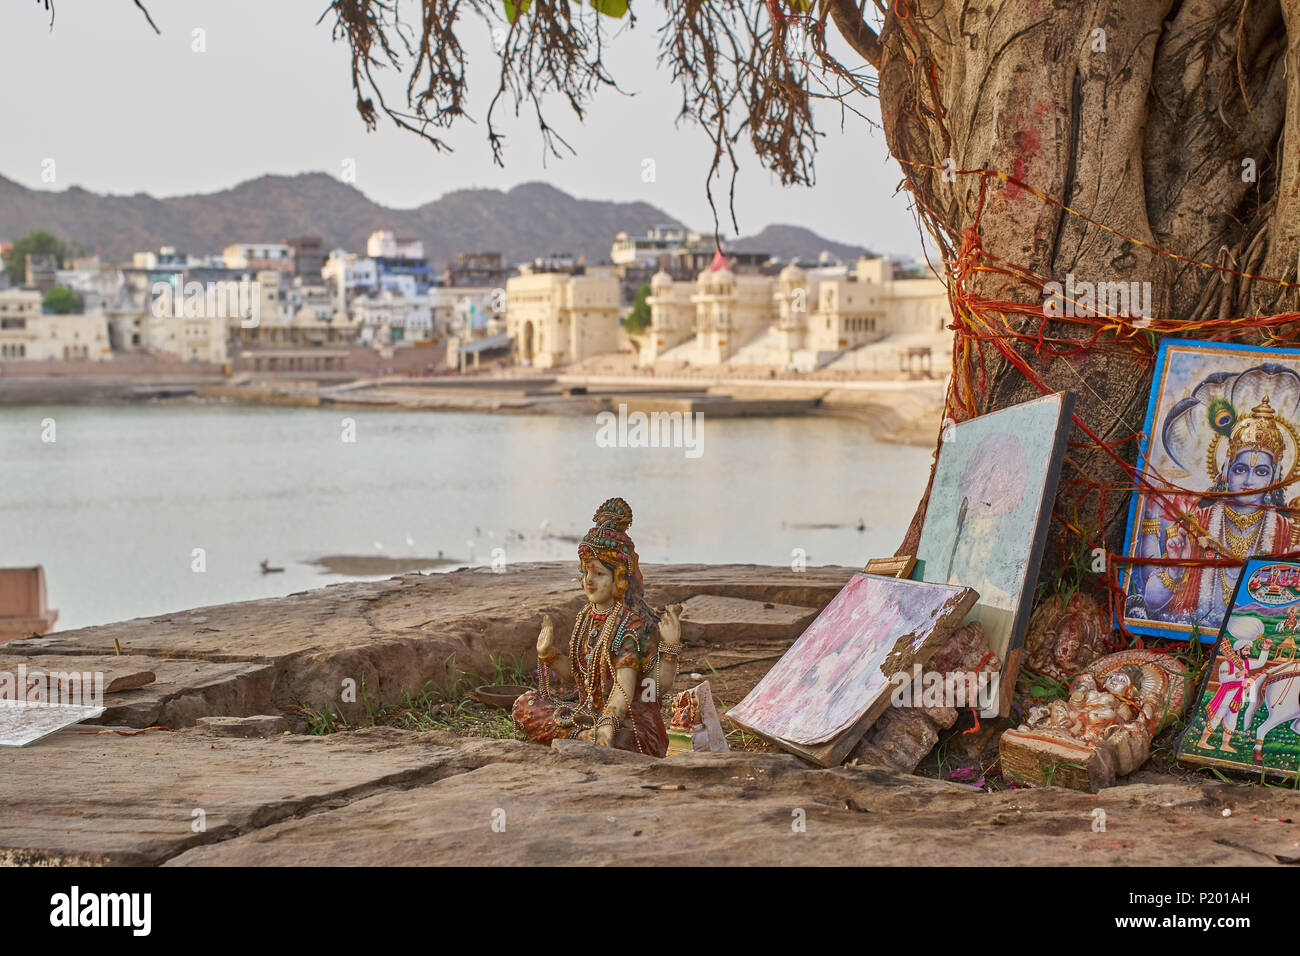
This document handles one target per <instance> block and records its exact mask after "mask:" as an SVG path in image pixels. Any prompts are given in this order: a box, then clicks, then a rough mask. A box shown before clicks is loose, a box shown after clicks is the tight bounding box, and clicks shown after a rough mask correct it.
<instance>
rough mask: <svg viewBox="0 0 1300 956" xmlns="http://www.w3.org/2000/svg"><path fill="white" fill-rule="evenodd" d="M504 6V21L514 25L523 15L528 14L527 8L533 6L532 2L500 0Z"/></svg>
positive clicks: (531, 0)
mask: <svg viewBox="0 0 1300 956" xmlns="http://www.w3.org/2000/svg"><path fill="white" fill-rule="evenodd" d="M502 2H503V3H504V4H505V5H506V19H507V20H509V21H510V22H511V23H514V22H515V21H516V20H518V19H519V18H520V16H522V15H523V14H525V13H527V12H528V8H529V7H531V6H532V5H533V0H502Z"/></svg>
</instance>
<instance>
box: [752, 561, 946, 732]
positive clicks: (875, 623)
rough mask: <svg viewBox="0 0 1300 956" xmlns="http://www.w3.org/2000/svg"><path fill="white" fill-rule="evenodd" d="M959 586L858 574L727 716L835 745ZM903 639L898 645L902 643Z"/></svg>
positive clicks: (907, 661)
mask: <svg viewBox="0 0 1300 956" xmlns="http://www.w3.org/2000/svg"><path fill="white" fill-rule="evenodd" d="M965 591H966V589H964V588H960V587H952V586H949V585H942V584H923V583H921V582H919V581H909V580H906V579H900V578H886V577H879V576H876V575H872V574H855V575H854V576H853V578H852V580H850V581H849V583H848V584H846V585H845V586H844V589H843V590H841V591H840V593H839V594H837V595H835V598H834V599H833V600H832V601H831V603H830V604H828V605H827V606H826V609H825V610H824V611H822V612H821V614H819V615H818V616H817V619H816V620H814V621H813V622H812V624H810V625H809V626H808V629H807V630H806V631H804V633H803V635H802V636H801V637H800V638H799V640H797V641H796V642H795V643H794V645H793V646H792V647H791V648H790V650H789V651H787V652H786V654H785V656H784V657H782V658H781V660H780V661H778V662H777V664H776V666H775V667H773V668H772V669H771V670H770V671H768V673H767V675H766V676H765V677H764V678H763V679H762V680H761V681H759V682H758V685H757V686H756V687H755V688H754V689H753V690H752V691H751V692H750V693H749V695H748V696H747V697H746V698H745V699H744V700H742V701H741V702H740V703H739V704H737V705H736V706H735V707H733V708H732V709H731V710H730V711H728V712H727V716H728V717H730V718H731V719H732V720H734V721H736V722H737V723H739V724H741V725H742V726H744V727H748V728H749V729H751V730H753V731H755V732H757V733H759V734H762V735H763V736H766V737H778V738H781V739H783V740H788V741H790V742H792V743H795V744H799V745H802V746H813V745H816V744H822V743H825V742H826V741H829V740H832V739H834V738H835V737H837V736H838V735H840V734H842V733H843V732H844V731H846V730H847V729H848V728H849V727H851V726H852V725H853V724H854V723H855V722H857V721H858V720H859V719H860V718H861V717H862V716H863V714H864V713H866V711H867V709H868V708H869V707H870V706H871V705H872V704H873V703H875V702H876V701H877V700H878V699H879V698H880V695H881V694H882V693H884V692H886V691H887V690H888V688H889V675H890V674H892V673H894V671H895V670H898V669H899V668H900V667H911V664H912V660H913V657H914V655H915V654H916V653H917V652H918V651H919V650H920V648H921V646H922V644H924V643H925V641H926V638H927V637H929V636H930V635H931V633H932V632H933V630H934V628H935V625H936V623H937V622H938V621H939V619H940V618H941V617H943V616H944V615H945V614H947V613H948V612H949V611H950V610H951V607H952V605H953V602H954V601H956V600H958V599H960V598H961V597H962V595H963V593H964V592H965ZM905 637H906V638H907V639H906V640H901V639H902V638H905Z"/></svg>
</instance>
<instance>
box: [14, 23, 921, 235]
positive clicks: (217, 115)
mask: <svg viewBox="0 0 1300 956" xmlns="http://www.w3.org/2000/svg"><path fill="white" fill-rule="evenodd" d="M146 6H148V7H149V9H150V12H151V13H152V15H153V18H154V20H155V22H156V23H157V24H158V27H159V28H160V29H161V30H162V35H161V36H157V35H155V34H154V32H153V31H152V30H151V29H150V28H149V26H148V24H147V23H146V22H145V20H144V17H143V16H142V15H141V14H140V13H139V11H138V10H136V8H135V7H134V6H133V4H132V3H131V0H55V12H56V15H57V16H56V19H55V25H54V29H53V31H52V32H51V31H50V30H49V29H48V22H49V14H48V13H46V11H45V10H44V8H43V7H42V6H41V5H40V4H39V3H37V2H34V0H19V2H15V0H8V2H6V3H4V4H3V7H2V9H0V76H2V77H3V78H4V89H5V90H6V91H7V95H6V97H5V107H6V111H5V112H6V115H5V118H4V121H3V127H2V129H0V175H4V176H6V177H8V178H10V179H12V180H15V181H17V182H19V183H22V184H23V185H26V186H30V187H32V188H35V189H58V190H61V189H66V188H68V187H69V186H74V185H76V186H82V187H84V188H86V189H90V190H93V191H95V192H109V193H116V194H131V193H137V192H145V193H149V194H151V195H154V196H173V195H179V194H185V193H202V192H211V191H214V190H218V189H223V188H226V187H229V186H233V185H234V184H236V183H238V182H241V181H243V180H246V179H251V178H253V177H256V176H260V175H262V174H264V173H284V174H293V173H299V172H309V171H323V172H327V173H331V174H333V175H336V176H337V175H341V173H342V171H343V168H344V162H345V161H346V160H353V161H354V162H355V169H356V181H355V185H356V186H357V188H359V189H360V190H361V191H362V192H363V193H365V194H366V195H367V196H369V197H371V198H372V199H374V200H375V201H377V202H380V203H383V204H385V205H388V206H394V207H400V208H407V207H412V206H418V205H420V204H421V203H424V202H428V201H429V200H431V199H435V198H437V197H438V196H440V195H442V194H443V193H446V192H448V191H451V190H455V189H462V188H468V187H490V188H498V189H505V188H509V187H511V186H513V185H516V184H518V183H521V182H529V181H533V180H543V181H546V182H549V183H551V184H553V185H555V186H556V187H558V188H560V189H563V190H565V191H566V192H569V193H572V194H573V195H576V196H579V197H583V198H590V199H613V200H624V201H626V200H644V201H646V202H650V203H653V204H655V205H656V206H658V207H659V208H661V209H663V210H664V211H665V212H667V213H669V214H670V215H672V216H674V217H676V218H678V219H680V220H682V221H683V222H686V223H688V224H689V225H691V226H693V227H695V228H699V229H708V228H710V227H711V222H712V220H711V217H710V213H709V208H708V204H707V201H706V198H705V193H704V177H705V174H706V172H707V170H708V166H709V162H710V159H711V155H712V147H711V146H710V144H709V141H708V139H707V137H706V136H705V133H704V131H703V130H701V129H700V128H699V127H698V126H695V125H692V124H687V123H683V124H682V125H681V126H677V125H675V117H676V114H677V110H678V107H679V106H680V102H681V97H680V94H679V92H678V91H677V88H676V87H674V86H673V85H672V83H671V82H670V80H669V77H668V74H667V73H666V71H664V70H661V69H660V68H659V67H658V66H657V63H656V51H657V43H658V38H657V34H656V31H657V29H658V27H659V25H660V22H661V20H660V16H661V8H660V7H659V6H657V5H651V4H650V3H647V2H646V0H640V2H639V3H635V2H634V4H633V7H634V9H640V10H641V11H642V12H641V15H640V17H639V19H638V22H637V25H636V27H635V28H634V29H631V30H628V29H623V30H622V32H621V33H620V34H618V35H617V36H615V37H614V38H613V40H612V41H611V44H612V45H611V47H610V53H609V56H608V57H607V59H606V62H607V63H608V64H610V65H611V68H612V69H613V72H614V76H615V79H617V80H618V81H619V83H620V84H621V85H622V87H623V88H624V89H625V90H628V91H630V92H632V93H634V94H635V95H634V96H631V97H628V96H622V95H620V94H619V93H617V92H615V91H605V92H603V93H602V94H601V95H600V96H599V98H598V99H597V101H596V103H595V104H594V106H593V108H592V109H591V111H590V112H589V114H588V118H587V120H586V122H585V123H583V124H580V123H579V122H578V121H577V119H576V117H574V116H573V114H572V113H570V112H568V110H567V107H566V106H565V105H564V104H563V103H561V102H560V101H558V100H557V101H554V103H553V105H552V108H551V109H550V116H549V119H550V121H551V122H552V123H553V124H555V125H556V126H557V127H558V128H559V129H560V132H561V134H562V135H564V137H565V138H566V139H567V140H568V141H569V143H570V144H572V145H573V147H574V148H575V149H576V151H577V155H576V156H567V157H566V158H564V159H562V160H556V159H554V158H550V159H549V160H546V161H545V162H544V157H543V149H542V143H541V137H540V136H539V135H538V134H537V131H536V125H535V123H534V122H533V121H532V120H531V118H530V114H529V113H528V112H527V111H526V110H525V111H524V112H522V113H521V116H520V118H519V119H518V120H516V119H514V118H513V116H512V115H511V110H509V109H506V110H502V109H501V108H500V107H498V115H500V116H501V117H503V122H502V123H501V126H502V128H503V130H504V131H505V132H506V134H507V142H506V157H505V160H506V166H505V168H504V169H502V168H500V167H497V166H494V165H493V163H492V156H491V152H490V150H489V147H488V144H487V137H486V133H485V126H484V124H483V122H482V121H483V117H484V115H485V113H486V110H487V106H488V103H489V101H490V98H491V95H492V93H493V92H494V91H495V75H494V70H493V68H492V52H491V36H490V28H489V27H488V26H487V25H485V24H483V23H480V22H477V21H474V20H470V21H467V25H466V29H465V31H462V34H461V36H462V39H463V41H465V42H466V45H467V47H468V48H469V49H470V53H471V61H470V75H471V89H470V101H469V112H470V115H471V116H472V117H473V118H474V119H475V120H476V121H477V123H476V124H475V123H464V124H463V125H461V126H459V127H458V128H456V129H454V130H452V131H451V132H450V133H449V134H447V136H446V138H447V139H448V140H449V142H450V143H451V144H452V145H453V146H454V147H455V151H454V152H453V153H450V154H448V153H445V152H444V153H438V152H435V151H434V150H433V148H432V147H431V146H429V145H428V144H426V143H424V142H422V141H421V140H419V139H418V138H417V137H415V136H414V135H413V134H411V133H407V132H403V131H400V130H398V129H396V128H395V127H393V126H392V125H391V123H390V122H389V121H388V120H387V118H381V123H380V126H379V128H378V130H376V131H375V132H373V133H367V132H366V130H365V127H364V125H363V124H362V122H361V120H360V118H359V116H358V115H357V113H356V111H355V109H354V105H353V104H354V95H353V93H352V90H351V84H350V76H349V71H348V48H347V46H346V44H345V43H343V42H338V43H335V42H333V41H332V40H331V39H330V29H329V25H328V21H327V22H325V23H322V24H321V25H319V26H317V25H316V20H317V18H318V17H319V16H320V13H321V12H322V11H323V10H324V9H325V8H326V6H327V3H326V0H147V2H146ZM609 22H610V23H613V21H609ZM195 29H202V30H203V31H204V36H203V42H204V43H205V45H206V50H205V51H204V52H201V53H199V52H194V50H193V49H192V47H193V45H194V43H195V40H194V30H195ZM871 105H872V107H874V102H873V103H872V104H871ZM819 122H820V124H821V126H822V128H823V129H824V131H825V132H826V134H827V135H826V137H825V138H824V139H823V140H822V141H821V146H820V148H819V152H818V156H817V185H816V186H814V187H813V188H811V189H805V188H785V187H782V186H781V185H780V184H779V182H777V180H776V178H775V176H773V175H772V174H770V173H768V172H767V171H766V170H764V169H763V168H762V167H760V166H759V165H758V163H757V161H756V160H755V159H754V158H753V156H752V154H750V153H748V151H744V152H742V153H741V172H740V178H739V180H738V183H737V187H736V191H737V203H736V209H737V216H738V219H739V225H740V231H741V233H743V234H748V233H753V232H757V231H758V230H759V229H761V228H762V227H763V226H765V225H768V224H769V223H773V222H785V223H791V224H796V225H803V226H807V227H808V228H811V229H813V230H815V231H817V232H819V233H821V234H822V235H823V236H825V237H826V238H829V239H835V240H839V241H842V242H852V243H857V244H860V245H863V246H867V247H870V248H872V249H875V250H878V251H881V252H889V253H894V254H898V255H903V254H908V255H914V254H917V253H919V251H920V248H921V245H920V238H919V236H918V233H917V230H916V226H915V224H914V222H913V220H912V218H911V214H910V213H909V212H908V204H907V201H906V198H905V196H904V195H902V194H900V195H894V190H895V187H896V185H897V183H898V181H899V180H900V178H901V175H900V173H899V170H898V166H897V165H896V164H895V163H894V162H893V161H892V160H890V159H889V156H888V153H887V150H886V149H885V143H884V136H883V134H882V133H881V132H880V131H879V130H878V129H875V130H872V129H869V128H868V127H867V125H866V124H865V123H864V122H863V121H862V120H861V119H859V118H858V117H855V116H852V115H850V116H849V117H848V119H847V120H846V122H845V128H844V129H843V130H841V129H840V127H839V119H838V111H835V110H833V109H831V108H829V107H824V108H823V109H822V112H821V113H820V114H819ZM647 158H652V159H654V161H655V169H656V179H655V181H654V182H650V183H647V182H643V181H642V163H643V160H645V159H647ZM50 159H52V160H54V167H53V168H54V173H55V177H56V178H55V182H54V183H52V184H51V183H48V182H43V181H42V169H43V168H48V166H46V167H43V166H42V164H43V163H44V162H45V161H46V160H50ZM715 193H716V194H718V195H720V196H722V197H724V199H725V195H726V183H725V181H723V182H720V183H719V184H718V185H717V186H716V187H715ZM723 231H724V235H725V234H727V233H728V232H729V231H730V230H729V223H728V222H727V221H726V220H725V219H724V222H723Z"/></svg>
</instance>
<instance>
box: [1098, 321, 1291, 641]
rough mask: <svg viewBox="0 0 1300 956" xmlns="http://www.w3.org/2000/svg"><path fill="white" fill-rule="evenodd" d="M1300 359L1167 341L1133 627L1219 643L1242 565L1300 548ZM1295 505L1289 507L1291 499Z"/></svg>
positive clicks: (1153, 421) (1135, 544)
mask: <svg viewBox="0 0 1300 956" xmlns="http://www.w3.org/2000/svg"><path fill="white" fill-rule="evenodd" d="M1298 428H1300V351H1298V350H1287V349H1270V348H1261V347H1255V346H1244V345H1225V344H1222V343H1217V342H1190V341H1183V340H1178V339H1166V340H1164V341H1162V342H1161V343H1160V351H1159V354H1158V356H1157V359H1156V369H1155V376H1154V378H1153V380H1152V384H1151V400H1150V404H1149V405H1148V408H1147V419H1146V428H1145V430H1144V438H1143V442H1142V448H1141V453H1140V455H1139V458H1138V470H1139V471H1140V472H1141V474H1142V475H1143V477H1144V479H1145V481H1146V482H1147V483H1148V484H1149V485H1150V486H1151V488H1150V489H1146V488H1144V489H1142V490H1140V491H1138V492H1135V493H1134V496H1133V503H1132V505H1131V507H1130V511H1129V520H1128V529H1127V533H1126V535H1125V541H1124V556H1125V557H1126V558H1138V559H1150V558H1166V559H1173V560H1175V561H1187V562H1189V564H1188V565H1186V566H1184V565H1177V564H1167V565H1165V564H1155V565H1153V564H1141V563H1135V564H1132V565H1129V566H1128V571H1127V574H1126V575H1125V580H1124V607H1123V611H1122V613H1123V618H1124V625H1125V626H1126V627H1127V628H1128V630H1130V631H1133V632H1136V633H1139V634H1150V635H1155V636H1158V637H1171V638H1180V639H1183V640H1190V639H1192V638H1193V637H1198V638H1199V639H1200V640H1202V641H1204V642H1205V643H1210V642H1212V641H1214V640H1215V638H1216V636H1217V635H1218V633H1219V631H1220V629H1221V628H1222V627H1223V622H1224V619H1225V617H1226V616H1227V612H1226V608H1227V603H1228V600H1229V599H1230V598H1231V596H1232V593H1233V589H1234V588H1235V587H1236V585H1237V579H1238V577H1239V576H1240V574H1241V568H1240V567H1239V566H1229V565H1221V564H1220V565H1216V564H1208V563H1207V564H1202V565H1200V566H1196V562H1224V561H1227V562H1244V561H1246V560H1248V559H1250V558H1253V557H1269V556H1272V557H1277V556H1281V555H1290V554H1294V553H1296V552H1297V551H1300V521H1297V515H1296V511H1295V509H1294V507H1292V506H1293V505H1294V504H1295V499H1294V497H1293V496H1294V495H1295V494H1296V490H1295V487H1294V486H1293V485H1291V484H1290V483H1291V482H1293V481H1295V480H1296V478H1297V474H1298V473H1300V472H1298V471H1297V468H1298V466H1300V430H1298ZM1288 499H1289V500H1288Z"/></svg>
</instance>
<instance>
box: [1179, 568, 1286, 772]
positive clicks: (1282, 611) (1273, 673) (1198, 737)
mask: <svg viewBox="0 0 1300 956" xmlns="http://www.w3.org/2000/svg"><path fill="white" fill-rule="evenodd" d="M1229 607H1230V610H1229V612H1228V615H1227V617H1226V619H1225V620H1224V622H1223V628H1222V629H1221V631H1220V633H1219V638H1218V641H1217V642H1216V643H1215V646H1214V654H1213V656H1212V657H1211V658H1210V664H1209V667H1207V668H1206V672H1205V681H1204V683H1203V684H1202V686H1201V692H1200V695H1199V696H1198V697H1197V698H1196V700H1195V701H1194V704H1193V709H1192V712H1191V713H1190V714H1189V715H1188V719H1187V729H1186V730H1185V731H1184V732H1183V737H1182V740H1181V741H1179V744H1178V761H1179V762H1180V763H1182V764H1185V765H1187V766H1190V767H1215V768H1219V769H1222V770H1230V771H1236V772H1240V773H1247V774H1254V775H1259V774H1260V773H1263V774H1264V775H1265V776H1270V777H1275V778H1280V779H1284V780H1290V781H1293V782H1294V781H1296V780H1297V777H1298V776H1300V649H1298V648H1297V642H1298V641H1300V562H1296V561H1274V560H1272V559H1269V558H1252V559H1251V560H1250V561H1248V562H1247V563H1246V566H1245V568H1244V569H1242V572H1241V576H1240V578H1239V580H1238V582H1237V588H1236V590H1235V592H1234V593H1233V595H1232V598H1231V602H1230V605H1229Z"/></svg>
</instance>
